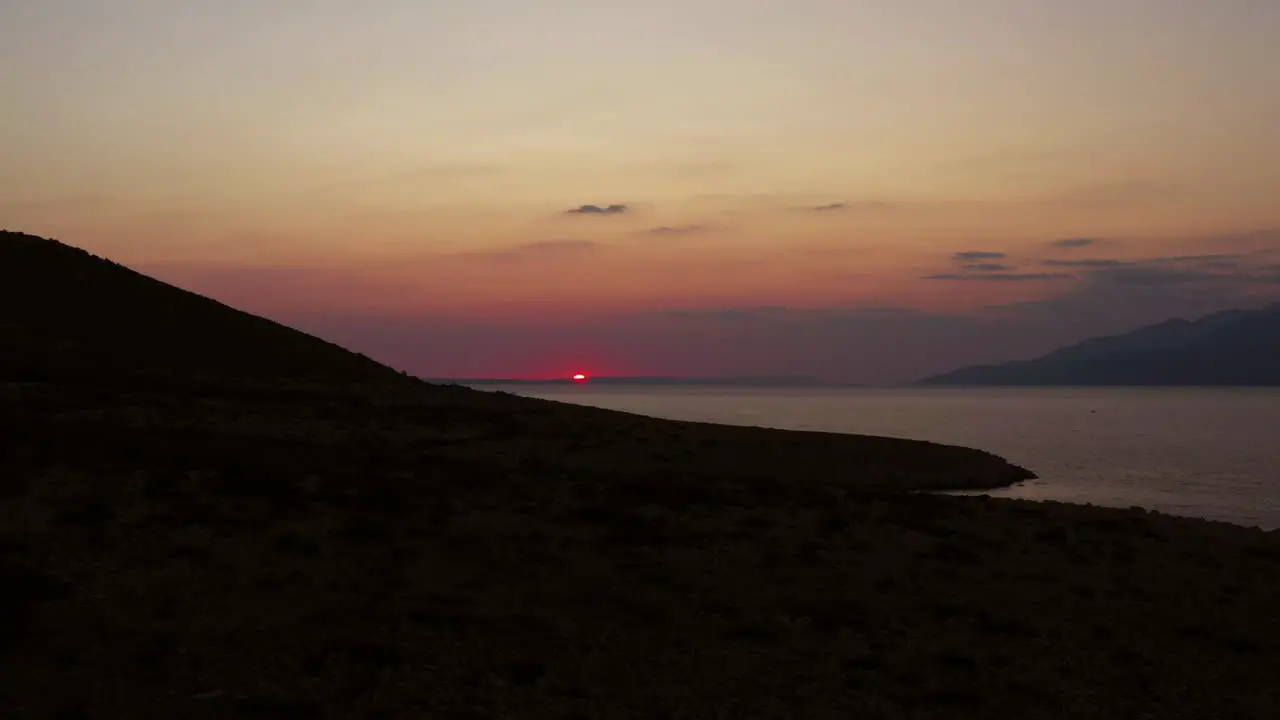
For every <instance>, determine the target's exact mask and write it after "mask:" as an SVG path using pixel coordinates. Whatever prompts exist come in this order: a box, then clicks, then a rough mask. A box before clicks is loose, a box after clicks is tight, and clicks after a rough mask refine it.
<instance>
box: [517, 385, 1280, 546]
mask: <svg viewBox="0 0 1280 720" xmlns="http://www.w3.org/2000/svg"><path fill="white" fill-rule="evenodd" d="M508 389H509V388H508ZM518 392H519V393H520V394H522V395H528V396H530V397H544V398H549V399H553V400H561V401H564V402H571V403H578V404H582V405H594V406H597V407H604V408H612V409H615V410H625V411H628V412H636V413H642V414H644V415H652V416H656V417H665V418H675V419H680V420H700V421H707V422H717V423H729V424H735V425H759V426H763V427H774V428H786V429H796V430H821V431H826V432H839V433H860V434H867V435H886V436H892V437H904V438H916V439H920V440H933V441H936V442H942V443H949V444H953V445H965V446H968V447H976V448H981V449H983V450H989V451H991V452H994V453H996V454H997V455H1000V456H1002V457H1005V458H1007V459H1008V460H1010V461H1011V462H1014V463H1016V464H1018V465H1021V466H1023V467H1026V468H1029V469H1030V470H1032V471H1033V472H1035V473H1036V474H1037V475H1039V476H1040V477H1039V479H1037V480H1032V481H1029V482H1026V483H1023V484H1021V485H1018V486H1015V487H1012V488H1008V489H1003V490H997V491H993V492H991V493H990V494H991V495H993V496H998V497H1016V498H1027V499H1033V500H1061V501H1065V502H1075V503H1093V504H1095V505H1110V506H1116V507H1130V506H1133V505H1138V506H1141V507H1145V508H1149V509H1152V510H1159V511H1162V512H1167V513H1171V514H1175V515H1188V516H1194V517H1204V518H1209V519H1213V520H1224V521H1227V522H1233V523H1238V524H1242V525H1257V526H1260V527H1263V528H1266V529H1272V528H1277V527H1280V389H1256V388H1241V389H1201V388H1185V389H1145V388H1144V389H1136V388H1135V389H1128V388H1125V389H1112V388H1105V389H1104V388H1096V389H1095V388H1085V389H1080V388H1071V389H1056V388H1054V389H1049V388H1035V389H1026V388H1017V389H1012V388H1010V389H1005V388H1001V389H859V388H854V389H846V388H803V389H795V388H720V387H718V388H707V387H695V388H690V387H646V388H616V387H608V388H606V387H599V386H597V387H592V386H590V385H581V386H555V387H537V388H521V389H520V390H518Z"/></svg>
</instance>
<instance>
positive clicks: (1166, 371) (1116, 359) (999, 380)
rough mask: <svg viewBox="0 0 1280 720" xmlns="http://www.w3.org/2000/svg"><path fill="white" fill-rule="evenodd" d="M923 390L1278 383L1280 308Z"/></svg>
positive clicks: (958, 377)
mask: <svg viewBox="0 0 1280 720" xmlns="http://www.w3.org/2000/svg"><path fill="white" fill-rule="evenodd" d="M920 384H922V385H970V386H973V385H1028V386H1030V385H1085V386H1087V385H1096V386H1107V385H1112V386H1115V385H1128V386H1144V385H1145V386H1197V385H1201V386H1257V385H1280V303H1276V304H1273V305H1269V306H1267V307H1263V308H1260V309H1253V310H1228V311H1225V312H1219V313H1215V314H1212V315H1207V316H1205V317H1203V318H1200V319H1198V320H1194V321H1192V320H1185V319H1182V318H1175V319H1172V320H1167V321H1165V322H1162V323H1159V324H1157V325H1150V326H1147V327H1142V328H1139V329H1137V330H1134V331H1132V332H1128V333H1124V334H1122V335H1113V336H1108V337H1100V338H1093V339H1090V340H1085V341H1084V342H1081V343H1077V344H1075V345H1071V346H1070V347H1065V348H1062V349H1061V350H1057V351H1055V352H1052V353H1049V354H1048V355H1045V356H1043V357H1039V358H1035V359H1032V360H1020V361H1015V362H1007V363H1002V364H998V365H974V366H970V367H964V368H960V369H958V370H953V371H951V372H948V373H944V374H942V375H935V376H932V377H928V378H925V379H923V380H921V381H920Z"/></svg>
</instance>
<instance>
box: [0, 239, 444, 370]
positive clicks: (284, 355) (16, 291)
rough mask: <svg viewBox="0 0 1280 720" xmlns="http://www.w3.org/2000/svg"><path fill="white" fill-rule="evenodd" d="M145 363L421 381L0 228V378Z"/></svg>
mask: <svg viewBox="0 0 1280 720" xmlns="http://www.w3.org/2000/svg"><path fill="white" fill-rule="evenodd" d="M137 375H146V376H150V377H159V378H172V379H182V378H189V379H202V378H203V379H211V378H222V377H233V378H236V379H237V380H249V381H267V382H278V381H286V380H288V381H308V382H315V381H320V382H326V383H337V384H342V383H370V382H373V383H379V384H382V383H390V384H396V383H412V384H413V385H415V386H420V385H421V383H420V382H418V381H417V380H413V379H410V378H407V377H403V376H402V375H401V374H400V373H397V372H396V371H395V370H392V369H391V368H388V367H385V366H383V365H380V364H378V363H376V362H374V361H373V360H371V359H369V358H367V357H365V356H363V355H360V354H357V353H353V352H349V351H347V350H344V349H343V348H340V347H338V346H337V345H333V344H331V343H328V342H326V341H324V340H321V339H319V338H316V337H313V336H311V335H307V334H306V333H302V332H299V331H297V330H294V329H292V328H288V327H285V326H283V325H280V324H278V323H275V322H272V321H270V320H266V319H264V318H260V317H256V316H253V315H250V314H248V313H245V312H241V311H239V310H236V309H234V308H231V307H228V306H226V305H223V304H222V303H219V302H216V301H214V300H210V299H209V298H206V297H202V296H200V295H196V294H195V293H191V292H187V291H186V290H182V289H179V288H176V287H174V286H172V285H167V284H165V283H163V282H160V281H159V280H155V279H153V278H149V277H147V276H145V275H141V274H139V273H137V272H134V271H133V270H130V269H128V268H126V267H124V266H122V265H119V264H116V263H114V262H112V261H110V260H106V259H103V258H100V257H97V256H95V255H91V254H89V253H88V252H85V251H84V250H80V249H78V248H74V247H71V246H69V245H64V244H62V243H60V242H58V241H56V240H46V239H44V238H41V237H36V236H34V235H27V234H25V233H18V232H10V231H7V230H5V231H0V381H4V380H19V381H22V380H42V379H46V378H58V379H69V378H74V377H80V378H84V379H90V378H103V377H123V376H137Z"/></svg>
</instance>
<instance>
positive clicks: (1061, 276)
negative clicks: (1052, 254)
mask: <svg viewBox="0 0 1280 720" xmlns="http://www.w3.org/2000/svg"><path fill="white" fill-rule="evenodd" d="M920 279H921V280H970V281H972V280H977V281H981V282H1036V281H1040V280H1075V279H1076V276H1075V275H1071V274H1068V273H1003V272H1001V273H983V274H980V275H966V274H964V273H941V274H938V275H924V276H922V277H921V278H920Z"/></svg>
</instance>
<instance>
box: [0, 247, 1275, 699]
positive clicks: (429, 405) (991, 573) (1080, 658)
mask: <svg viewBox="0 0 1280 720" xmlns="http://www.w3.org/2000/svg"><path fill="white" fill-rule="evenodd" d="M45 242H47V241H43V240H38V239H34V238H30V237H29V236H14V235H12V234H9V235H6V236H3V237H0V257H2V258H3V262H2V264H0V287H5V288H6V289H5V290H4V292H6V293H9V294H8V295H6V303H7V302H8V300H11V299H14V298H15V297H16V298H18V299H19V300H20V301H21V302H27V303H30V302H32V301H34V299H35V298H37V297H39V298H43V299H45V300H47V301H49V302H52V303H54V305H53V306H52V307H44V308H37V311H35V312H22V311H21V310H15V309H14V308H12V307H10V306H8V305H7V304H6V308H5V310H4V313H5V315H4V318H5V325H4V336H3V337H4V341H3V342H4V343H5V344H4V346H3V348H4V352H5V353H6V355H7V356H8V355H12V356H13V357H16V358H18V359H19V361H16V362H15V361H12V360H8V361H6V363H5V364H2V365H0V428H2V429H3V435H0V442H2V443H3V445H0V717H4V718H131V719H132V718H138V719H148V718H157V719H158V718H165V719H168V718H175V717H199V718H216V719H222V718H228V719H230V718H247V717H253V718H299V717H304V718H318V719H322V720H323V719H327V718H335V719H336V718H379V717H384V718H419V717H423V718H435V717H445V718H452V717H472V718H487V717H519V718H537V717H547V718H568V717H592V718H597V717H598V718H652V717H690V718H694V717H726V716H727V717H739V718H770V717H830V718H837V717H840V718H843V717H866V718H896V717H912V718H926V717H1038V718H1041V717H1042V718H1082V717H1141V716H1144V715H1145V716H1152V717H1170V718H1177V717H1272V716H1274V712H1272V711H1274V709H1275V708H1276V707H1277V704H1278V703H1280V690H1278V689H1277V687H1276V684H1275V682H1274V678H1275V677H1276V676H1277V674H1280V628H1278V627H1277V626H1276V623H1275V608H1276V606H1277V604H1278V603H1280V573H1277V572H1276V568H1277V562H1280V536H1277V534H1276V533H1263V532H1261V531H1258V530H1250V529H1245V528H1235V527H1231V526H1225V525H1220V524H1214V523H1204V522H1197V521H1187V520H1178V519H1175V518H1169V517H1165V516H1160V515H1155V514H1152V513H1146V512H1144V511H1141V510H1137V509H1134V510H1127V511H1126V510H1102V509H1099V508H1086V507H1072V506H1064V505H1053V504H1045V505H1040V504H1034V503H1020V502H1013V501H997V500H991V499H988V498H982V497H974V498H959V497H940V496H936V495H929V494H920V493H916V492H913V491H916V490H927V489H938V488H963V487H994V486H998V485H1002V484H1007V483H1010V482H1016V481H1017V480H1019V479H1023V478H1026V477H1028V476H1029V475H1030V474H1029V473H1028V472H1027V471H1025V470H1023V469H1021V468H1018V467H1016V466H1013V465H1011V464H1009V463H1007V462H1005V461H1004V460H1002V459H1001V458H998V457H996V456H994V455H991V454H989V453H985V452H982V451H979V450H971V449H966V448H955V447H947V446H943V445H936V444H931V443H920V442H912V441H907V440H892V439H887V438H871V437H855V436H840V435H828V434H822V433H805V432H783V431H773V430H764V429H760V428H735V427H723V426H715V425H706V424H699V423H683V422H675V421H665V420H657V419H652V418H644V417H640V416H635V415H628V414H625V413H616V412H609V411H605V410H597V409H592V408H585V407H576V406H572V405H567V404H563V403H553V402H545V401H536V400H531V399H524V398H518V397H515V396H511V395H507V394H503V393H484V392H478V391H474V390H470V389H466V388H460V387H453V388H442V387H437V386H433V385H430V384H427V383H422V382H419V381H417V380H412V379H408V378H403V377H402V376H400V375H398V374H396V373H394V372H393V371H391V370H389V369H386V368H381V367H380V366H377V365H376V364H375V363H371V361H368V360H367V359H364V358H360V357H358V356H356V355H354V354H349V353H346V352H345V351H343V350H341V349H339V348H335V347H334V346H332V345H329V344H327V343H324V342H322V341H319V340H317V339H315V338H310V337H308V336H305V335H302V334H300V333H295V332H293V331H291V330H289V329H287V328H283V327H280V326H279V325H275V324H273V323H268V322H267V321H265V320H261V319H258V318H253V317H251V316H248V315H244V314H242V313H238V312H235V311H232V310H230V309H229V308H225V307H223V306H221V305H218V304H216V303H212V302H211V301H208V300H204V299H202V298H198V297H196V296H192V295H190V294H189V293H183V292H181V291H179V290H177V289H175V288H171V287H168V286H165V285H163V284H161V283H155V282H154V281H149V280H147V279H146V278H142V277H141V276H138V275H136V274H135V273H131V272H129V271H127V270H125V269H123V268H119V267H117V266H114V265H111V264H109V263H106V262H105V261H102V260H100V259H96V258H93V257H91V256H89V255H87V254H84V253H80V252H78V251H75V250H72V249H70V248H66V247H65V246H59V245H43V244H40V243H45ZM37 276H38V277H41V278H43V279H42V280H41V281H40V282H39V283H36V282H33V281H32V280H31V279H30V278H32V277H37ZM82 281H83V282H82ZM10 283H13V284H18V283H24V285H23V287H26V288H27V289H28V291H29V292H30V293H31V294H28V295H24V294H21V293H16V294H15V293H13V291H12V290H10V289H9V288H10V287H12V286H11V285H10ZM68 298H72V299H68ZM89 317H93V318H97V319H98V320H100V322H102V323H106V324H108V326H109V329H105V330H104V329H103V328H102V327H99V326H98V325H96V324H95V323H94V322H91V321H90V320H88V319H87V318H89ZM202 327H213V328H216V330H213V331H210V332H205V331H204V330H202V329H201V328H202ZM170 343H172V344H178V343H191V344H195V345H196V347H197V348H198V349H197V350H191V349H187V348H176V347H170V346H169V344H170ZM206 352H207V353H208V354H205V353H206ZM95 358H106V361H105V362H102V363H94V362H93V360H94V359H95ZM38 361H47V362H48V363H49V364H48V365H39V363H38ZM117 372H119V373H122V374H119V375H117V374H116V373H117Z"/></svg>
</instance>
